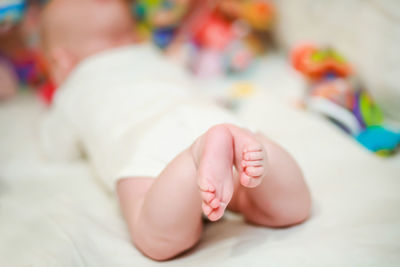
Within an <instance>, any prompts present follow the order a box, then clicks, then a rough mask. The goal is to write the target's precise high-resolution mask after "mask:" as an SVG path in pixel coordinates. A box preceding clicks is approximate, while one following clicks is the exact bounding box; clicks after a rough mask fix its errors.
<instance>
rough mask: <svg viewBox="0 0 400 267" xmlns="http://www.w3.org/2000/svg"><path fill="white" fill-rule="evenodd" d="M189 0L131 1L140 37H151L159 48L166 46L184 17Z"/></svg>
mask: <svg viewBox="0 0 400 267" xmlns="http://www.w3.org/2000/svg"><path fill="white" fill-rule="evenodd" d="M189 2H190V0H139V1H134V3H133V13H134V14H135V18H136V19H137V21H138V32H139V33H140V35H141V37H142V39H149V38H151V39H152V40H153V42H154V43H155V44H156V45H157V46H159V47H160V48H165V47H167V46H168V45H169V44H170V43H171V41H172V40H173V37H174V35H175V32H176V28H177V27H178V24H179V22H181V20H182V18H183V17H184V15H185V13H186V11H187V7H188V4H189Z"/></svg>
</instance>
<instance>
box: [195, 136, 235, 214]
mask: <svg viewBox="0 0 400 267" xmlns="http://www.w3.org/2000/svg"><path fill="white" fill-rule="evenodd" d="M204 138H205V140H204V143H203V144H204V145H203V151H202V155H201V158H200V160H199V166H198V173H197V175H198V177H197V179H198V184H199V187H200V193H201V197H202V200H203V203H202V209H203V212H204V214H205V215H206V216H207V217H208V218H209V219H210V220H211V221H217V220H218V219H220V218H221V217H222V215H223V214H224V212H225V209H226V207H227V206H228V203H229V201H230V200H231V198H232V194H233V170H232V165H233V143H232V136H231V135H230V133H229V132H226V131H224V130H223V129H222V130H221V129H218V128H217V129H215V130H212V132H209V133H208V134H207V136H205V137H204Z"/></svg>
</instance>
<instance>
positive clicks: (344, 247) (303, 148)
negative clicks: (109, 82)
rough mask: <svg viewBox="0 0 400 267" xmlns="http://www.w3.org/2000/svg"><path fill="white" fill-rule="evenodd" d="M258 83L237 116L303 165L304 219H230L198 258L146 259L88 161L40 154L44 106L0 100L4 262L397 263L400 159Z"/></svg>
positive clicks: (277, 82)
mask: <svg viewBox="0 0 400 267" xmlns="http://www.w3.org/2000/svg"><path fill="white" fill-rule="evenodd" d="M263 70H266V69H263ZM262 77H264V78H263V83H260V86H261V87H263V88H262V89H263V90H260V91H259V92H258V93H257V94H256V95H255V96H254V97H252V98H250V99H248V100H247V101H245V104H244V106H243V107H242V109H241V111H240V116H241V117H242V118H243V119H244V120H246V121H248V122H249V123H251V124H253V125H255V126H257V127H258V128H259V129H260V130H262V131H264V132H265V133H266V134H268V135H269V136H271V137H273V138H275V139H276V140H278V141H279V142H280V143H281V144H282V145H283V146H284V147H286V148H287V149H288V150H289V151H290V152H291V153H293V154H294V156H295V157H296V158H297V160H298V161H299V163H300V165H301V167H302V168H303V170H304V172H305V175H306V178H307V181H308V183H309V185H310V187H311V191H312V194H313V199H314V208H313V214H312V217H311V218H310V220H309V221H307V222H306V223H304V224H302V225H299V226H296V227H292V228H287V229H267V228H260V227H255V226H251V225H246V224H244V222H243V221H242V218H241V217H240V216H236V215H233V214H228V216H226V217H225V218H224V219H223V220H222V221H220V222H217V223H210V224H208V226H207V227H206V230H205V234H204V238H203V240H202V242H201V243H200V244H199V245H198V246H197V247H196V248H194V249H193V250H192V251H191V252H189V253H187V254H185V255H183V256H181V257H179V258H178V259H175V260H173V261H171V262H167V263H156V262H153V261H151V260H148V259H147V258H145V257H144V256H142V255H141V254H140V252H138V251H137V250H136V249H135V248H134V247H133V246H132V245H131V243H130V241H129V237H128V233H127V229H126V227H125V225H124V222H123V220H122V218H121V215H120V212H119V209H118V205H117V202H116V200H115V199H114V198H113V197H112V196H110V195H108V194H107V193H106V191H105V190H103V188H102V187H101V185H100V184H99V183H98V182H97V181H96V179H95V178H94V177H93V175H92V174H91V170H90V169H89V167H88V166H87V165H86V164H85V163H84V162H73V163H61V162H48V161H45V160H43V159H42V157H41V155H40V148H39V144H38V137H37V127H38V121H39V120H40V118H41V116H42V114H43V111H44V109H43V107H41V106H40V105H39V104H38V103H37V101H36V100H35V99H34V97H33V96H32V95H29V94H25V95H22V96H20V97H18V98H17V99H15V100H13V101H11V102H9V103H5V104H3V103H2V104H1V105H0V125H1V126H0V266H7V267H8V266H41V267H42V266H74V267H79V266H94V267H102V266H152V265H159V264H164V265H167V266H197V265H209V266H399V265H400V157H399V156H396V157H394V158H390V159H381V158H378V157H376V156H374V155H371V154H369V152H367V151H366V150H364V149H363V148H361V147H360V146H359V145H358V144H356V143H355V142H354V141H353V140H352V139H350V138H348V137H347V136H346V135H345V134H343V133H342V132H341V131H340V130H338V129H337V128H336V127H335V126H333V125H331V124H330V123H329V122H326V121H325V120H323V119H321V118H319V117H316V116H313V115H310V114H307V113H303V112H300V111H296V110H293V109H292V108H290V107H289V105H287V104H286V103H285V101H282V99H285V98H282V97H279V98H278V97H277V96H276V95H282V94H280V93H279V94H276V93H274V92H279V91H280V88H281V87H285V86H286V87H290V84H291V82H290V81H288V79H289V78H288V77H287V76H286V75H279V74H277V73H276V72H274V71H273V70H271V71H269V72H268V71H265V72H264V75H262ZM255 82H260V81H257V79H255ZM266 88H277V90H275V91H274V90H266ZM264 89H265V90H264ZM277 99H280V100H279V101H277Z"/></svg>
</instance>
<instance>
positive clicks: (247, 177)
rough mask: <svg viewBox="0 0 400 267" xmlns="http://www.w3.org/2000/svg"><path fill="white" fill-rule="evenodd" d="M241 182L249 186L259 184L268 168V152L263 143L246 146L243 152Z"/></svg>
mask: <svg viewBox="0 0 400 267" xmlns="http://www.w3.org/2000/svg"><path fill="white" fill-rule="evenodd" d="M241 168H242V171H241V172H240V183H241V184H242V185H243V186H245V187H249V188H253V187H256V186H258V185H259V184H260V183H261V182H262V179H263V177H264V176H265V172H266V170H267V153H266V151H265V148H264V146H263V145H262V144H252V145H248V146H245V148H244V149H243V153H242V162H241Z"/></svg>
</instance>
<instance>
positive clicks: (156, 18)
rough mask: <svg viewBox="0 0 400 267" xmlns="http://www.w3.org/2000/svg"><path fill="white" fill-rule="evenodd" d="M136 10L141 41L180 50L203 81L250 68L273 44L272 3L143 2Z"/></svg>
mask: <svg viewBox="0 0 400 267" xmlns="http://www.w3.org/2000/svg"><path fill="white" fill-rule="evenodd" d="M132 7H133V12H134V14H135V18H136V20H137V21H138V23H137V25H138V26H137V31H138V32H139V35H140V36H141V39H145V40H146V39H147V40H148V39H151V40H152V41H153V42H154V43H155V44H156V45H157V46H158V47H160V48H162V49H166V48H168V49H169V48H171V46H173V47H175V48H176V47H177V49H178V50H181V51H180V52H181V53H183V54H184V55H183V57H184V61H185V63H186V64H187V65H188V67H189V68H190V69H191V70H192V71H193V72H194V73H195V74H196V75H198V76H202V77H204V76H207V77H208V76H217V75H222V74H231V73H238V72H242V71H244V70H247V69H249V68H250V66H251V65H252V63H253V62H254V60H255V58H256V57H257V56H259V55H262V54H264V53H265V52H266V49H267V47H268V46H269V45H270V40H271V29H272V26H273V22H274V18H275V11H274V8H273V6H272V4H270V3H269V2H267V1H266V0H204V1H203V0H138V1H133V4H132ZM187 47H189V49H185V48H187ZM169 50H171V49H169ZM186 51H188V52H187V53H185V52H186Z"/></svg>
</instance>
